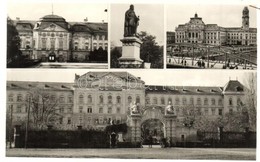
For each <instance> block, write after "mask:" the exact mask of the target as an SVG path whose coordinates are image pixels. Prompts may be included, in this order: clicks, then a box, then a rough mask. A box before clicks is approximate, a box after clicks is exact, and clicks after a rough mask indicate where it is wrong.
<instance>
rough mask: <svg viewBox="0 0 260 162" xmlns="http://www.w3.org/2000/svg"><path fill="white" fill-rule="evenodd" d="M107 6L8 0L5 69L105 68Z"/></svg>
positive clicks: (106, 53) (106, 65)
mask: <svg viewBox="0 0 260 162" xmlns="http://www.w3.org/2000/svg"><path fill="white" fill-rule="evenodd" d="M25 6H26V7H25ZM108 7H109V4H94V3H48V2H46V3H43V2H41V3H40V2H34V3H33V2H27V3H24V2H18V3H14V2H9V3H8V10H7V13H8V17H7V68H69V69H107V68H108V52H107V51H108V18H109V11H108ZM29 8H30V9H29ZM28 9H29V10H28Z"/></svg>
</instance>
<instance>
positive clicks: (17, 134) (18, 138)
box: [14, 125, 21, 148]
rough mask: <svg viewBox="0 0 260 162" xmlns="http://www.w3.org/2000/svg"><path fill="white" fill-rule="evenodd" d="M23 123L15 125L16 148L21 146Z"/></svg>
mask: <svg viewBox="0 0 260 162" xmlns="http://www.w3.org/2000/svg"><path fill="white" fill-rule="evenodd" d="M20 134H21V125H15V126H14V148H20V147H21V136H20Z"/></svg>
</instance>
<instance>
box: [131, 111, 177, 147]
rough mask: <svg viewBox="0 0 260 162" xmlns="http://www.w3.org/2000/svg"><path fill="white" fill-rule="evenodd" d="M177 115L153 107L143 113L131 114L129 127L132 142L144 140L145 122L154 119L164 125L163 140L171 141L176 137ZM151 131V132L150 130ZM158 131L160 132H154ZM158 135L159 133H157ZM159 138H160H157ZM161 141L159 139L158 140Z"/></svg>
mask: <svg viewBox="0 0 260 162" xmlns="http://www.w3.org/2000/svg"><path fill="white" fill-rule="evenodd" d="M175 114H176V113H166V111H165V108H164V107H159V106H154V107H153V106H151V107H146V108H145V109H144V110H143V111H142V112H133V111H131V112H130V115H129V116H128V117H129V123H128V125H129V127H130V136H131V142H141V141H142V140H143V139H142V138H144V137H142V135H143V134H142V133H144V132H143V131H144V130H143V129H144V127H143V125H144V123H145V122H147V121H149V120H151V119H153V120H154V121H156V120H157V121H159V122H161V123H162V127H163V128H162V130H159V131H162V132H161V133H159V135H161V138H162V137H164V138H169V139H170V140H173V141H174V139H175V137H176V115H175ZM150 131H151V130H150ZM154 131H156V132H157V131H158V130H154ZM156 134H157V133H156ZM157 137H158V136H157ZM158 140H159V139H158Z"/></svg>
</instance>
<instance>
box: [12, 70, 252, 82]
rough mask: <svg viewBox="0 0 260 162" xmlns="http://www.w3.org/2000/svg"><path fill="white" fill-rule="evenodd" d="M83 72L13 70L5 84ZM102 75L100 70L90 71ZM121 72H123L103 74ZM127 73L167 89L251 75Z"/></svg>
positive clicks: (57, 79)
mask: <svg viewBox="0 0 260 162" xmlns="http://www.w3.org/2000/svg"><path fill="white" fill-rule="evenodd" d="M88 71H89V70H86V69H78V70H76V69H73V70H72V69H49V70H48V69H37V70H35V69H26V70H25V69H13V70H7V80H9V81H12V80H13V81H45V82H70V83H73V82H74V78H75V74H79V75H83V74H85V73H87V72H88ZM90 71H104V70H90ZM105 71H123V70H120V69H119V70H116V69H113V70H105ZM128 72H129V73H131V74H133V75H134V76H136V77H141V79H142V80H143V81H145V83H146V85H165V86H166V85H170V86H172V85H173V86H224V85H225V84H226V83H227V82H228V81H229V79H231V80H236V79H237V80H239V81H240V82H242V83H243V82H245V81H246V77H247V75H248V73H249V72H251V71H241V70H240V71H236V70H203V69H201V70H190V69H187V70H186V69H179V70H178V69H176V70H171V69H169V70H161V69H158V70H155V69H154V70H148V69H138V70H136V69H133V70H128Z"/></svg>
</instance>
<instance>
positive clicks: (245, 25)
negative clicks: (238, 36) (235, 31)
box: [242, 7, 249, 30]
mask: <svg viewBox="0 0 260 162" xmlns="http://www.w3.org/2000/svg"><path fill="white" fill-rule="evenodd" d="M242 14H243V16H242V28H243V29H245V30H247V29H249V10H248V8H247V7H244V9H243V12H242Z"/></svg>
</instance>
